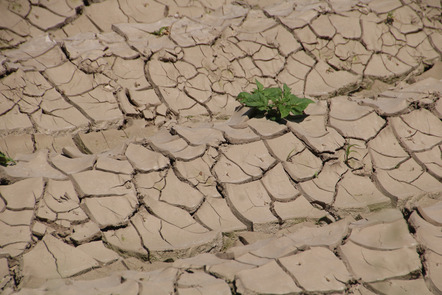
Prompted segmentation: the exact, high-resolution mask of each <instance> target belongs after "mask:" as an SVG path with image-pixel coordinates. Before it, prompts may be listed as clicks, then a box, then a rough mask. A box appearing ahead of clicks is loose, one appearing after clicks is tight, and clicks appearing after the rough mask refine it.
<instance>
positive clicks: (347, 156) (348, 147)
mask: <svg viewBox="0 0 442 295" xmlns="http://www.w3.org/2000/svg"><path fill="white" fill-rule="evenodd" d="M354 146H356V147H357V146H358V145H357V144H350V143H349V142H347V143H346V147H345V155H344V163H345V164H346V165H347V166H348V161H349V160H350V154H351V153H357V151H355V150H352V149H351V148H352V147H354Z"/></svg>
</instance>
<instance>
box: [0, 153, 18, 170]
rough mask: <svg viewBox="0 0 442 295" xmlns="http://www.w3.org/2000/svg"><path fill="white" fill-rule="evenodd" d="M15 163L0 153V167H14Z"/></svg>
mask: <svg viewBox="0 0 442 295" xmlns="http://www.w3.org/2000/svg"><path fill="white" fill-rule="evenodd" d="M14 164H15V161H14V160H13V159H11V158H9V157H8V156H6V155H5V154H3V153H2V152H0V165H1V166H5V167H6V166H8V165H14Z"/></svg>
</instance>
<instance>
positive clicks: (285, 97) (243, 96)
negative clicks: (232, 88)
mask: <svg viewBox="0 0 442 295" xmlns="http://www.w3.org/2000/svg"><path fill="white" fill-rule="evenodd" d="M255 81H256V87H257V88H256V89H254V90H253V91H252V92H251V93H248V92H241V93H240V94H239V95H238V97H237V98H238V100H239V101H240V102H241V103H243V104H245V105H246V106H248V107H254V108H257V109H258V110H259V111H263V112H265V114H266V116H267V118H268V119H270V120H273V121H275V120H277V119H280V118H285V117H287V116H288V115H289V114H290V113H292V114H293V115H302V114H303V112H304V110H305V108H306V107H307V106H308V105H309V104H311V103H314V101H312V100H311V99H308V98H299V97H297V96H296V95H294V94H292V93H290V91H291V89H290V88H289V87H288V86H287V84H284V87H283V89H282V90H281V89H280V88H276V87H271V88H265V89H264V86H263V85H262V84H261V83H259V82H258V80H255Z"/></svg>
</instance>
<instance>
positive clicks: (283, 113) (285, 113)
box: [278, 104, 290, 118]
mask: <svg viewBox="0 0 442 295" xmlns="http://www.w3.org/2000/svg"><path fill="white" fill-rule="evenodd" d="M278 109H279V112H280V113H281V118H285V117H287V116H288V115H289V114H290V108H289V107H287V106H285V105H284V104H280V105H279V106H278Z"/></svg>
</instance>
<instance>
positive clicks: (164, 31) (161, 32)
mask: <svg viewBox="0 0 442 295" xmlns="http://www.w3.org/2000/svg"><path fill="white" fill-rule="evenodd" d="M169 33H170V28H169V27H161V28H159V29H158V30H156V31H154V32H153V33H152V34H154V35H155V36H164V35H169Z"/></svg>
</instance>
